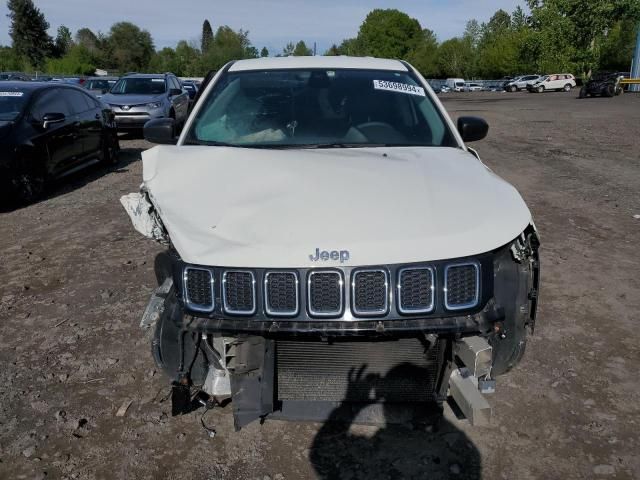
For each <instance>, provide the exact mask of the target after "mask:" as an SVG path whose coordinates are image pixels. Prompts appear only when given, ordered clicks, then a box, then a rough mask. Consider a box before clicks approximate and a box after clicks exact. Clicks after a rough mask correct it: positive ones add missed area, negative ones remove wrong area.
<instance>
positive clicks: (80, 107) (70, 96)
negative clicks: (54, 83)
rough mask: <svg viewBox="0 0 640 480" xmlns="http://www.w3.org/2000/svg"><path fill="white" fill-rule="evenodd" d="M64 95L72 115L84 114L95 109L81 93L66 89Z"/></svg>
mask: <svg viewBox="0 0 640 480" xmlns="http://www.w3.org/2000/svg"><path fill="white" fill-rule="evenodd" d="M64 93H65V97H66V98H67V100H68V102H69V103H70V104H71V109H72V110H73V112H74V113H84V112H86V111H87V110H93V109H94V108H95V107H94V106H93V105H92V104H90V103H89V98H87V96H86V95H85V94H84V93H82V92H78V91H76V90H71V89H68V90H66V91H65V92H64Z"/></svg>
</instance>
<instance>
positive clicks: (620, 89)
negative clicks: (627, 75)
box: [616, 85, 624, 96]
mask: <svg viewBox="0 0 640 480" xmlns="http://www.w3.org/2000/svg"><path fill="white" fill-rule="evenodd" d="M623 93H624V88H622V87H621V86H619V85H618V86H617V87H616V96H618V95H622V94H623Z"/></svg>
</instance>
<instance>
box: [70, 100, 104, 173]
mask: <svg viewBox="0 0 640 480" xmlns="http://www.w3.org/2000/svg"><path fill="white" fill-rule="evenodd" d="M65 90H66V91H65V96H66V97H67V99H68V102H69V103H70V104H71V109H72V110H73V113H74V114H75V115H76V119H77V122H78V132H79V135H80V142H81V153H80V155H79V157H78V159H77V161H78V163H81V162H83V161H84V160H85V159H88V158H96V157H98V156H99V154H100V150H101V142H102V115H101V113H100V111H99V110H98V109H97V107H96V103H95V102H94V101H93V99H91V98H90V97H89V96H88V95H87V94H85V93H84V92H82V91H80V90H76V89H71V88H70V89H65Z"/></svg>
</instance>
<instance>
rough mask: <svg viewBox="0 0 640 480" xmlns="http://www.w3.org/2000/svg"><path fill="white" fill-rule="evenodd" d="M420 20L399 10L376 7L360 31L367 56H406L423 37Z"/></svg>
mask: <svg viewBox="0 0 640 480" xmlns="http://www.w3.org/2000/svg"><path fill="white" fill-rule="evenodd" d="M422 36H423V33H422V27H421V26H420V22H418V20H416V19H415V18H411V17H410V16H409V15H407V14H406V13H403V12H401V11H399V10H396V9H388V10H382V9H375V10H372V11H371V12H370V13H369V14H368V15H367V18H365V20H364V22H363V23H362V25H361V26H360V30H359V31H358V42H359V43H360V45H361V46H362V49H363V52H364V54H365V55H371V56H374V57H383V58H405V57H406V56H407V54H408V53H409V52H410V51H411V50H413V49H414V48H415V47H416V45H417V44H418V42H419V41H420V40H421V39H422Z"/></svg>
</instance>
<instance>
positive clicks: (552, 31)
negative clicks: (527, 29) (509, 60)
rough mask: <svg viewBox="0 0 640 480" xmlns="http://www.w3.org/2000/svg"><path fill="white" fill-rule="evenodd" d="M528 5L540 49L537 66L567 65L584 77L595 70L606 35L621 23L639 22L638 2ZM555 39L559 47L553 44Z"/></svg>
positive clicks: (566, 0)
mask: <svg viewBox="0 0 640 480" xmlns="http://www.w3.org/2000/svg"><path fill="white" fill-rule="evenodd" d="M527 3H528V5H529V8H530V9H531V23H532V26H533V27H534V29H535V31H536V33H537V36H536V37H537V38H535V41H537V42H538V44H539V46H540V50H539V53H540V58H539V64H541V65H543V66H547V65H553V66H562V67H565V66H566V67H567V68H573V69H574V70H576V71H581V72H582V73H583V75H584V76H589V74H590V72H591V71H592V69H593V68H597V66H598V64H599V62H600V59H601V55H602V52H601V47H602V45H603V44H604V43H605V41H606V37H607V34H608V32H609V31H610V30H611V29H612V28H613V27H614V26H615V25H616V24H617V23H618V22H620V21H624V20H629V21H631V22H634V23H635V22H637V21H639V20H640V2H638V0H528V1H527ZM556 35H559V37H558V36H556ZM554 36H556V37H555V40H556V42H557V43H558V45H554V43H553V40H554ZM563 69H566V68H563ZM549 70H560V69H559V68H558V69H549Z"/></svg>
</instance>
